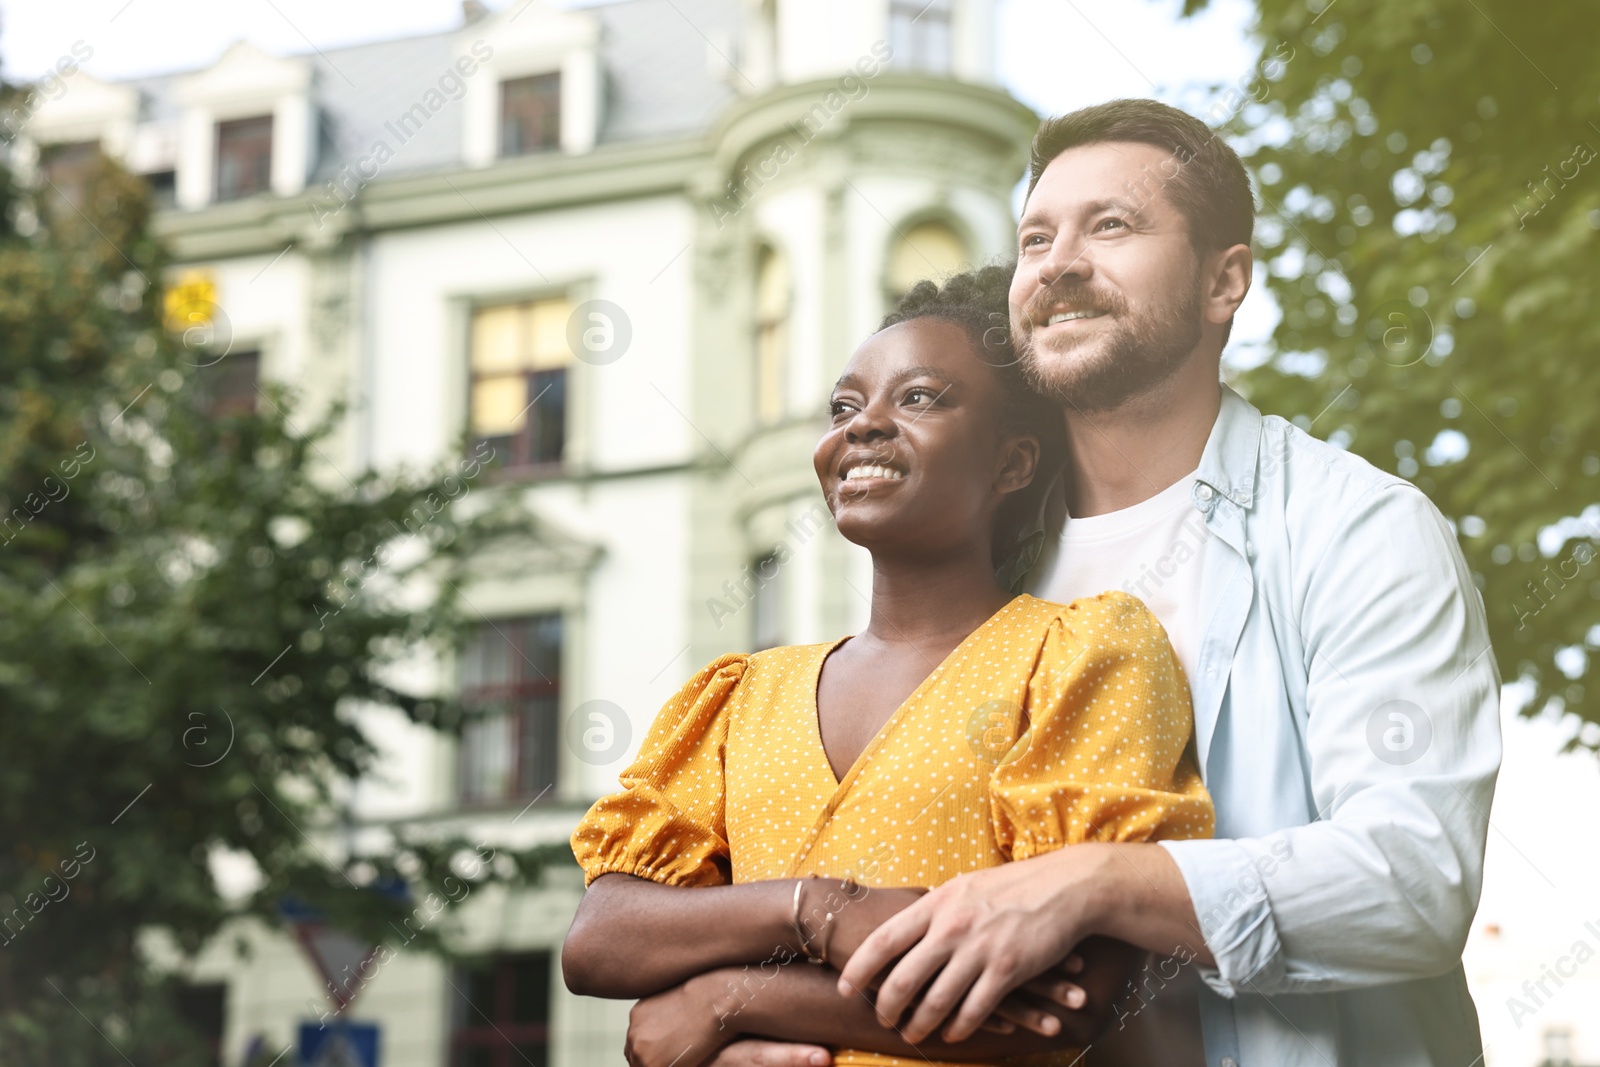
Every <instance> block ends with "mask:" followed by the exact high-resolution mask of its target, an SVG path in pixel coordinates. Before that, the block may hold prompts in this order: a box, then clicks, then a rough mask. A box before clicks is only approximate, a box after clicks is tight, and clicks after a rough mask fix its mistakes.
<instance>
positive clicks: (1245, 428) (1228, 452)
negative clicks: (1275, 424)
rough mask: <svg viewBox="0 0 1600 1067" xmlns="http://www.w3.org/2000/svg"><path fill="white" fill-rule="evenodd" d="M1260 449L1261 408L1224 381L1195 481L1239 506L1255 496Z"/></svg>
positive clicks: (1247, 502) (1244, 505) (1249, 503)
mask: <svg viewBox="0 0 1600 1067" xmlns="http://www.w3.org/2000/svg"><path fill="white" fill-rule="evenodd" d="M1260 451H1261V412H1259V411H1257V410H1256V409H1255V408H1254V407H1253V406H1252V405H1251V404H1250V402H1249V401H1248V400H1246V399H1245V398H1244V397H1242V396H1240V395H1239V394H1238V393H1236V392H1234V391H1233V389H1232V388H1231V387H1229V386H1227V385H1224V386H1223V387H1222V406H1221V408H1220V409H1219V410H1218V412H1217V421H1216V422H1215V423H1214V424H1213V425H1212V427H1211V434H1210V436H1209V437H1207V438H1206V447H1205V451H1204V452H1202V453H1200V466H1199V467H1198V468H1196V469H1195V475H1194V476H1195V481H1197V482H1203V483H1204V484H1206V485H1209V486H1210V487H1211V488H1213V489H1215V490H1216V491H1217V492H1218V493H1221V494H1222V495H1223V496H1225V497H1227V498H1228V499H1229V500H1231V501H1233V502H1234V503H1235V504H1237V505H1239V506H1240V507H1242V508H1248V507H1250V505H1251V504H1252V503H1253V502H1254V501H1255V498H1256V460H1257V458H1258V457H1259V455H1260Z"/></svg>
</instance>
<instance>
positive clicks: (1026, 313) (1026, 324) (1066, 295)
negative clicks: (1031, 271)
mask: <svg viewBox="0 0 1600 1067" xmlns="http://www.w3.org/2000/svg"><path fill="white" fill-rule="evenodd" d="M1061 304H1067V305H1070V306H1071V307H1074V308H1093V309H1094V310H1095V311H1104V312H1107V313H1109V314H1116V313H1117V312H1119V311H1121V310H1123V307H1122V298H1121V297H1120V296H1118V295H1117V294H1116V293H1115V292H1113V291H1111V290H1109V289H1102V288H1098V287H1096V286H1093V285H1083V284H1081V283H1077V282H1069V283H1067V284H1065V285H1063V284H1061V283H1059V282H1058V283H1057V284H1055V285H1051V286H1048V287H1046V288H1044V289H1040V290H1039V291H1038V292H1036V293H1034V294H1033V296H1031V297H1029V298H1028V302H1027V303H1026V304H1024V305H1023V307H1022V328H1023V330H1025V331H1027V330H1032V329H1033V328H1034V326H1035V325H1037V324H1038V323H1040V322H1042V321H1043V320H1044V318H1045V316H1046V315H1048V314H1050V312H1051V310H1052V309H1054V308H1055V307H1057V306H1058V305H1061Z"/></svg>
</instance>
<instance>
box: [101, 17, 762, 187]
mask: <svg viewBox="0 0 1600 1067" xmlns="http://www.w3.org/2000/svg"><path fill="white" fill-rule="evenodd" d="M582 10H584V11H586V12H588V13H590V14H592V15H594V16H595V17H597V18H598V19H599V20H600V23H601V42H600V62H601V70H602V77H603V85H602V97H601V100H602V103H601V116H600V130H599V137H598V140H599V143H601V144H608V143H615V142H622V141H644V140H653V139H660V138H671V137H683V136H692V135H694V134H697V133H701V132H704V131H705V130H707V129H709V128H710V126H711V124H712V122H714V121H715V119H716V117H717V115H718V114H719V113H720V112H721V111H722V110H723V109H724V108H725V107H727V105H728V104H730V103H731V102H732V101H733V100H734V99H735V97H736V95H737V94H736V93H735V92H734V90H733V89H732V88H731V87H730V86H728V85H727V84H726V83H725V82H724V81H722V80H720V79H719V78H718V77H716V75H715V74H714V73H713V71H712V67H711V64H710V63H709V62H708V56H714V53H712V52H711V44H710V43H709V42H710V41H712V40H716V41H719V42H720V41H721V40H736V39H737V36H738V35H737V32H736V31H737V27H738V25H739V18H740V13H739V4H738V0H618V2H616V3H602V4H597V5H593V6H586V7H584V8H583V9H582ZM470 33H471V30H470V28H457V29H453V30H450V31H446V32H442V33H434V34H427V35H425V36H421V37H406V38H401V39H399V40H391V41H377V42H373V43H370V44H359V45H351V46H348V47H344V48H329V49H326V50H325V51H322V52H313V53H308V54H305V55H303V56H301V57H300V58H303V59H305V60H307V61H308V62H309V63H310V64H311V67H312V70H313V85H314V90H313V92H314V95H315V100H316V103H317V108H318V112H319V115H320V121H321V138H320V142H321V143H320V145H319V148H318V151H317V162H316V166H315V168H314V173H313V174H312V175H311V182H312V184H317V183H320V182H324V181H327V180H328V179H329V178H331V177H333V176H334V175H335V174H336V173H338V171H339V169H340V168H341V167H343V166H345V165H346V164H349V163H354V162H355V161H356V160H358V159H361V158H362V157H364V156H367V155H368V154H370V153H371V151H372V149H373V146H374V144H375V143H376V142H377V141H379V140H383V141H385V142H387V143H388V144H389V146H390V148H391V149H392V150H393V151H394V159H393V160H392V161H391V162H390V163H389V164H388V165H386V166H385V167H384V169H383V176H384V177H389V176H392V175H399V174H405V173H418V172H422V171H429V170H439V169H447V168H450V167H456V166H460V165H461V164H462V159H461V147H462V125H461V124H462V114H461V107H460V102H459V101H458V100H452V101H450V102H449V103H447V104H446V106H445V107H443V108H441V109H440V110H439V111H438V112H437V113H435V114H434V115H433V116H432V117H431V118H430V119H429V121H428V122H426V123H425V124H424V125H423V126H422V128H421V129H420V130H417V131H416V133H415V134H414V135H412V136H411V137H409V138H408V139H407V140H406V141H405V143H404V144H399V143H398V140H397V138H396V136H395V134H394V133H393V132H391V131H390V130H388V129H387V128H386V126H385V124H386V123H391V122H394V121H396V120H397V119H398V118H399V117H400V116H401V115H402V114H404V113H405V112H406V111H407V110H408V109H409V108H411V106H412V105H414V104H416V103H418V102H420V100H421V98H422V95H423V93H425V92H426V91H427V90H428V89H430V88H433V87H434V86H436V85H437V83H438V80H439V78H440V76H441V75H443V74H444V73H445V71H446V70H447V69H449V68H450V66H451V63H452V61H453V52H452V49H453V48H454V47H455V45H456V43H457V42H458V41H460V40H461V39H462V36H463V35H468V36H470ZM717 47H718V48H724V46H723V45H722V44H720V43H719V44H718V45H717ZM724 50H725V48H724ZM186 73H188V72H176V73H173V74H167V75H161V76H159V77H151V78H137V79H131V80H130V81H128V82H126V83H125V84H128V85H130V86H132V87H133V88H135V89H137V90H139V92H140V95H141V98H142V107H141V116H140V117H141V121H145V122H170V121H175V120H176V119H177V117H178V108H177V105H176V103H175V102H174V100H173V92H174V89H175V87H176V84H177V82H178V80H179V79H180V78H182V77H183V76H184V75H185V74H186ZM380 180H381V179H380Z"/></svg>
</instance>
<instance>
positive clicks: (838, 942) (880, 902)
mask: <svg viewBox="0 0 1600 1067" xmlns="http://www.w3.org/2000/svg"><path fill="white" fill-rule="evenodd" d="M927 893H928V890H927V889H925V888H923V887H921V886H908V887H904V888H879V889H869V888H867V887H865V886H846V885H845V884H843V883H833V882H831V881H819V882H818V884H817V885H816V886H815V887H814V888H808V890H807V891H806V892H805V893H804V895H802V897H801V913H802V915H803V916H810V915H815V914H816V913H817V912H818V911H820V910H821V908H819V907H818V905H821V906H823V907H826V908H828V909H829V910H830V911H831V913H832V915H833V919H832V921H831V922H829V923H827V925H826V928H825V929H824V930H822V931H821V932H820V933H819V934H818V936H817V937H816V938H814V939H813V941H814V943H820V944H821V946H822V947H823V949H824V950H825V954H826V956H827V959H828V963H829V964H831V965H832V966H834V967H836V968H840V969H843V968H844V966H845V965H846V964H847V963H849V961H850V958H851V957H852V956H853V955H855V952H856V950H857V949H859V948H860V947H861V945H862V943H863V942H865V941H866V940H867V938H868V937H870V936H871V935H872V932H873V931H874V930H877V929H878V928H879V927H880V926H882V925H883V924H884V923H885V922H887V921H888V920H890V919H892V918H894V917H895V916H896V915H899V914H900V913H901V912H903V911H905V909H907V908H909V907H910V906H911V905H913V904H915V903H916V902H917V901H919V900H921V899H922V898H923V897H924V896H926V895H927ZM817 917H818V918H819V919H820V916H817ZM1067 963H1068V964H1069V966H1065V967H1063V968H1058V969H1056V970H1054V971H1051V972H1050V973H1048V974H1043V975H1040V976H1039V977H1037V978H1035V979H1034V980H1032V981H1030V982H1028V983H1027V984H1025V985H1023V986H1022V988H1020V989H1018V990H1016V991H1014V992H1012V993H1011V994H1010V995H1008V996H1007V997H1006V998H1005V999H1004V1000H1002V1001H1001V1002H1000V1004H999V1005H998V1006H997V1007H996V1008H995V1012H994V1014H993V1015H991V1016H990V1017H989V1018H988V1019H986V1020H985V1021H984V1022H983V1023H982V1024H981V1028H982V1029H984V1030H987V1031H989V1032H991V1033H997V1034H1006V1033H1012V1032H1014V1031H1015V1030H1016V1028H1017V1027H1019V1026H1020V1027H1022V1028H1023V1029H1025V1030H1031V1031H1033V1032H1034V1033H1036V1034H1041V1035H1043V1036H1045V1037H1054V1036H1055V1035H1056V1034H1059V1033H1060V1032H1061V1030H1062V1024H1063V1021H1064V1020H1065V1019H1066V1018H1067V1016H1066V1014H1065V1012H1064V1011H1063V1009H1066V1010H1067V1011H1075V1010H1077V1009H1079V1008H1082V1007H1083V1006H1084V1003H1085V1002H1086V1000H1087V994H1085V992H1084V991H1083V989H1082V988H1080V987H1079V986H1077V985H1076V984H1074V983H1073V982H1072V980H1071V976H1072V975H1075V974H1076V973H1077V972H1078V971H1080V970H1082V967H1083V961H1082V960H1079V959H1077V958H1076V957H1069V958H1068V960H1067Z"/></svg>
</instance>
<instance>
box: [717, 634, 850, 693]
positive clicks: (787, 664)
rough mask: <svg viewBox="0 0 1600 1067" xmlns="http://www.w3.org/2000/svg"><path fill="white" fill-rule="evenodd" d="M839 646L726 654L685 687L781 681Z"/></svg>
mask: <svg viewBox="0 0 1600 1067" xmlns="http://www.w3.org/2000/svg"><path fill="white" fill-rule="evenodd" d="M841 640H842V639H841ZM838 644H839V642H838V641H828V642H824V643H822V644H817V645H775V646H773V647H772V648H764V649H762V650H761V651H760V652H729V653H726V654H724V655H721V656H718V657H717V658H716V659H714V660H712V661H711V662H710V663H708V664H706V665H705V666H704V667H702V668H700V670H699V671H698V672H697V673H696V674H695V676H694V677H693V678H692V679H690V681H689V686H688V687H689V688H694V689H701V688H704V687H706V686H707V685H710V684H712V683H713V682H714V681H720V682H722V683H723V684H725V685H726V684H729V683H732V684H735V685H738V684H741V683H743V684H749V683H750V682H751V681H752V680H754V679H773V678H778V677H782V676H783V675H785V674H787V673H789V672H790V671H792V670H795V669H803V668H807V667H810V666H811V665H813V664H815V663H816V662H817V661H818V660H819V659H822V658H823V657H825V656H826V655H827V654H828V653H829V652H830V651H832V650H833V648H834V647H835V646H836V645H838Z"/></svg>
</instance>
